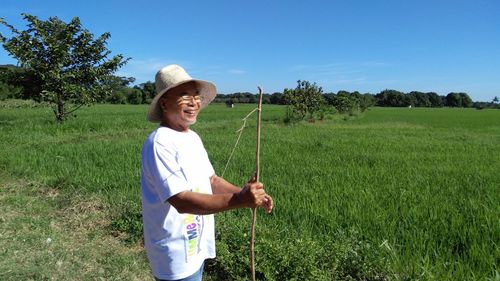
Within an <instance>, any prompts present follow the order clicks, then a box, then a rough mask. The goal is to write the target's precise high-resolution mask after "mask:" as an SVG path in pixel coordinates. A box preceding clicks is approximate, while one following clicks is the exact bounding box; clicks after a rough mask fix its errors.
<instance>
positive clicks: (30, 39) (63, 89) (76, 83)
mask: <svg viewBox="0 0 500 281" xmlns="http://www.w3.org/2000/svg"><path fill="white" fill-rule="evenodd" d="M22 15H23V17H24V20H26V21H27V22H28V24H27V27H28V28H27V29H26V30H24V31H19V30H17V29H15V28H14V27H13V26H11V25H9V24H7V23H6V22H5V21H4V20H3V19H0V23H1V24H3V25H5V26H6V27H8V28H9V29H10V31H11V32H12V34H13V37H11V38H9V39H8V38H6V37H5V36H3V35H2V34H0V40H1V41H2V43H3V47H4V48H5V50H6V51H7V52H8V53H9V54H10V55H11V56H12V57H14V58H16V59H17V60H18V62H19V63H20V65H21V67H23V68H27V69H30V70H32V71H33V73H34V75H35V77H36V80H37V81H39V83H40V85H39V86H40V89H41V91H40V92H39V93H35V94H37V95H38V97H39V99H37V100H40V101H46V102H48V103H49V104H51V105H52V106H53V110H54V114H55V116H56V120H57V121H60V122H62V121H64V120H65V119H67V117H68V116H69V115H71V113H72V112H74V111H75V110H77V109H78V108H80V107H81V106H83V105H90V104H92V103H95V102H97V101H100V100H104V99H105V96H106V95H107V94H108V93H109V92H108V89H107V87H106V85H105V83H104V81H105V80H106V78H107V77H109V76H110V75H112V74H113V73H114V72H116V71H117V70H118V69H119V68H120V67H121V66H123V65H124V64H125V63H126V62H127V61H128V60H129V59H124V57H123V56H122V55H121V54H119V55H116V56H113V57H112V58H108V55H109V54H110V53H111V51H109V50H108V49H107V47H106V41H107V40H108V39H109V37H110V36H111V35H110V34H109V33H104V34H102V35H101V36H99V37H98V38H97V39H94V36H93V34H92V33H90V32H89V31H88V30H87V29H84V28H83V27H82V26H81V23H80V19H79V18H78V17H74V18H73V19H72V20H71V21H70V22H69V23H65V22H63V21H61V20H60V19H58V18H57V17H50V18H49V19H48V20H46V21H43V20H39V19H38V18H37V17H35V16H32V15H29V14H22Z"/></svg>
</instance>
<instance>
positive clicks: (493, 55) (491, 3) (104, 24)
mask: <svg viewBox="0 0 500 281" xmlns="http://www.w3.org/2000/svg"><path fill="white" fill-rule="evenodd" d="M1 6H2V7H1V8H0V17H3V18H4V19H5V20H6V21H7V22H8V23H9V24H12V25H14V26H15V27H16V28H18V29H21V30H22V29H25V27H26V22H25V21H24V20H23V19H22V17H21V15H20V14H21V13H29V14H32V15H35V16H37V17H39V18H40V19H44V20H45V19H47V18H48V17H49V16H57V17H59V18H60V19H62V20H64V21H66V22H68V21H69V20H70V19H71V18H72V17H74V16H78V17H79V18H80V20H81V22H82V25H83V26H84V27H85V28H87V29H88V30H90V31H91V32H92V33H93V34H94V35H96V36H97V35H100V34H102V33H104V32H110V33H111V39H110V40H109V41H108V43H109V44H108V47H109V49H110V50H111V51H112V54H119V53H121V54H123V55H125V56H126V57H131V58H132V59H131V60H130V61H129V63H128V64H127V65H126V66H125V67H123V68H122V69H121V70H120V71H119V72H118V74H119V75H123V76H132V77H135V78H136V79H137V81H136V82H137V83H141V82H145V81H148V80H149V81H153V80H154V75H155V73H156V71H158V69H159V68H161V67H162V66H164V65H167V64H172V63H176V64H180V65H182V66H184V67H185V68H186V69H187V71H188V72H189V73H190V74H191V76H193V77H195V78H199V79H204V80H209V81H212V82H214V83H215V84H216V85H217V87H218V92H219V93H222V94H228V93H233V92H245V91H248V92H255V93H256V92H257V86H262V88H263V89H264V91H265V92H268V93H272V92H276V91H277V92H282V91H283V89H284V88H294V87H295V86H296V84H297V82H296V81H297V80H299V79H300V80H307V81H310V82H316V83H317V84H318V85H319V86H321V87H323V90H324V92H337V91H338V90H347V91H359V92H361V93H366V92H369V93H372V94H376V93H378V92H380V91H382V90H384V89H395V90H399V91H403V92H410V91H414V90H415V91H423V92H428V91H434V92H437V93H438V94H440V95H446V94H448V93H449V92H466V93H468V94H469V95H470V96H471V98H472V99H473V100H475V101H491V100H492V99H493V97H494V96H499V97H500V75H499V74H500V1H498V0H470V1H463V0H453V1H452V0H420V1H416V0H415V1H406V0H366V1H361V0H350V1H349V0H344V1H336V0H331V1H327V0H325V1H316V0H307V1H305V0H304V1H278V0H267V1H262V0H254V1H237V0H232V1H229V0H220V1H218V0H212V1H202V0H200V1H166V0H165V1H146V0H143V1H126V0H122V1H114V0H113V1H111V0H110V1H105V0H86V1H80V0H74V1H67V0H65V1H50V0H44V1H42V0H39V1H34V0H23V1H20V0H2V2H1ZM0 32H7V30H6V29H5V27H0ZM6 63H13V64H15V63H16V61H15V60H14V59H13V58H11V57H9V56H8V54H7V53H6V51H5V50H4V49H3V48H0V64H6Z"/></svg>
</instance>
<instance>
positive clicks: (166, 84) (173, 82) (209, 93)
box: [148, 64, 217, 123]
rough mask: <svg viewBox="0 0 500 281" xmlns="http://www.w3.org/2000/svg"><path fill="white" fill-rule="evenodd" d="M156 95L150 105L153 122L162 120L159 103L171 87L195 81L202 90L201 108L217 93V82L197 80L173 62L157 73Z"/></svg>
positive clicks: (149, 117) (150, 118)
mask: <svg viewBox="0 0 500 281" xmlns="http://www.w3.org/2000/svg"><path fill="white" fill-rule="evenodd" d="M155 80H156V81H155V83H156V93H157V94H156V96H155V97H154V99H153V101H152V102H151V104H150V105H149V112H148V120H149V121H151V122H155V123H158V122H161V115H162V113H161V108H160V105H159V104H158V101H159V100H160V98H161V97H162V96H163V95H164V94H165V93H166V92H167V91H168V90H170V89H172V88H175V87H177V86H179V85H182V84H184V83H187V82H191V81H194V82H196V84H197V86H198V90H199V91H200V96H201V97H202V102H201V108H203V107H205V106H207V105H208V104H209V103H210V102H212V100H213V99H214V98H215V96H216V95H217V89H216V88H215V84H214V83H212V82H208V81H203V80H197V79H193V78H191V76H189V74H188V73H187V72H186V70H184V68H182V67H180V66H178V65H176V64H171V65H167V66H165V67H164V68H162V69H160V71H158V73H156V77H155Z"/></svg>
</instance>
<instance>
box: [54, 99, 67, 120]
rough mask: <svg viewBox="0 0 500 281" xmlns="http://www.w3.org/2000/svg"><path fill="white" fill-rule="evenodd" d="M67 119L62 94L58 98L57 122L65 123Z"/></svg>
mask: <svg viewBox="0 0 500 281" xmlns="http://www.w3.org/2000/svg"><path fill="white" fill-rule="evenodd" d="M65 119H66V113H65V112H64V98H63V97H62V94H59V95H58V97H57V112H56V120H57V121H58V122H64V120H65Z"/></svg>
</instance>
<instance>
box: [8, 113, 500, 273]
mask: <svg viewBox="0 0 500 281" xmlns="http://www.w3.org/2000/svg"><path fill="white" fill-rule="evenodd" d="M254 106H255V105H236V107H235V108H232V109H231V108H226V107H225V106H224V105H221V104H213V105H210V106H209V107H207V108H206V109H205V110H203V111H202V112H201V113H200V116H199V117H198V123H197V124H195V125H194V126H193V127H192V129H193V130H195V131H196V132H198V133H199V134H200V136H201V138H202V140H203V141H204V144H205V147H206V149H207V151H208V153H209V156H210V158H211V161H212V164H213V166H214V168H215V170H216V171H217V172H218V174H219V175H220V174H222V172H223V171H224V168H225V166H226V163H227V161H228V158H229V155H230V153H231V151H232V149H233V147H234V146H235V142H236V139H237V133H236V131H237V130H238V129H240V128H241V127H242V125H243V122H242V118H243V117H245V116H246V115H247V114H248V113H249V112H250V111H252V109H253V108H254ZM146 110H147V107H146V106H132V105H96V106H93V107H89V108H85V109H81V110H79V111H78V112H77V117H76V118H72V119H70V120H68V121H66V122H65V123H63V124H58V123H56V122H54V121H53V119H54V117H53V114H52V112H51V111H50V109H48V108H2V109H0V169H1V172H0V176H1V177H0V179H1V180H0V183H3V184H2V185H1V187H2V190H0V192H1V193H0V204H1V205H2V206H10V208H8V210H9V212H7V213H8V214H10V213H22V212H25V211H26V208H30V206H32V205H29V204H23V203H19V202H21V201H22V200H21V201H20V199H19V198H17V199H19V200H17V199H16V197H15V196H17V195H15V196H14V195H12V194H15V193H13V192H14V191H13V190H14V189H13V188H12V186H13V185H7V184H6V183H7V182H12V181H14V182H16V184H15V185H14V186H15V187H16V190H18V189H19V190H23V189H27V190H28V189H29V194H38V193H40V194H47V192H49V191H50V192H55V193H57V194H60V195H59V196H60V197H61V198H66V200H63V201H57V202H58V204H55V205H54V204H43V203H39V204H40V205H36V206H40V208H42V209H41V211H40V212H43V210H44V209H45V210H47V209H50V210H52V209H54V208H55V209H57V208H63V207H67V206H68V204H70V203H68V202H72V201H71V200H68V198H75V197H77V198H90V199H89V200H94V201H95V200H97V201H99V204H101V205H102V206H106V207H101V209H102V208H105V209H106V210H109V212H107V213H106V214H107V215H106V216H104V217H103V218H101V220H104V221H108V223H103V224H102V227H101V226H99V225H97V226H95V225H93V226H92V227H96V228H99V227H100V228H99V229H100V230H99V231H96V232H94V233H93V234H92V235H87V236H85V237H83V238H78V239H83V240H80V244H85V243H87V241H95V240H104V239H111V240H113V241H118V243H119V244H120V245H125V247H132V248H135V249H136V251H135V252H133V253H128V254H127V255H130V256H126V255H125V254H123V253H121V254H120V253H118V252H117V251H118V250H117V251H116V252H113V251H110V252H107V254H106V256H105V257H98V258H97V259H98V260H99V264H100V267H99V269H97V267H96V268H94V269H93V268H92V267H87V269H86V271H84V272H81V271H79V269H78V268H80V267H79V266H78V265H79V263H81V264H85V259H96V257H95V256H96V254H95V253H94V255H91V254H88V255H86V256H81V257H79V258H78V259H75V258H72V257H68V256H66V255H65V254H64V253H63V252H59V254H58V255H59V256H58V257H57V258H56V259H57V261H56V260H51V259H52V258H53V256H54V255H53V254H51V255H43V252H44V251H47V249H46V248H45V247H40V246H39V245H38V244H37V243H38V242H39V241H38V240H40V239H42V238H41V237H45V236H40V238H36V239H34V240H33V242H31V243H32V244H29V241H28V242H26V241H24V242H19V241H20V240H19V239H20V238H19V237H20V236H29V235H31V234H30V233H31V232H32V231H35V230H37V229H38V228H36V227H31V228H30V227H23V224H30V220H29V219H28V220H13V219H11V218H12V216H13V215H12V216H10V215H6V213H4V215H2V217H0V231H1V232H2V233H3V234H2V237H1V238H2V239H1V240H3V241H4V242H0V243H1V244H0V249H1V250H0V272H3V273H0V277H1V279H2V280H18V279H19V278H24V279H32V280H48V279H54V278H55V279H58V278H60V279H59V280H64V279H65V277H67V276H68V275H61V273H57V270H56V269H54V267H53V264H56V263H58V262H59V261H61V264H65V259H69V260H71V264H72V266H71V267H70V274H71V272H73V273H75V274H79V275H80V276H82V278H80V279H84V280H91V279H92V280H94V279H99V278H103V279H106V280H118V279H121V280H127V279H129V280H134V279H135V280H144V278H145V277H137V276H147V274H148V272H147V270H148V267H147V261H146V260H145V255H144V253H143V250H142V248H141V246H140V244H141V227H142V226H141V224H140V223H141V221H140V152H141V147H142V143H143V141H144V140H145V138H146V137H147V135H148V134H149V133H150V132H151V131H152V130H154V129H155V127H156V125H155V124H151V123H148V122H147V121H146V120H145V113H146ZM284 114H285V107H283V106H272V105H264V107H263V114H262V116H263V127H262V140H261V142H262V143H261V181H262V182H263V183H264V184H265V188H266V190H267V192H268V193H270V194H271V195H272V196H273V198H274V200H275V209H274V211H273V213H272V214H270V215H265V214H264V213H263V212H259V214H258V222H257V232H256V235H257V237H256V266H257V278H258V279H259V280H500V270H499V264H500V249H499V243H500V204H499V202H500V110H474V109H452V108H438V109H424V108H412V109H408V108H371V109H369V110H368V111H366V112H365V113H363V114H361V115H359V116H338V115H334V116H332V117H331V118H328V119H327V120H323V121H316V122H314V123H309V122H304V123H295V124H288V125H287V124H284V123H283V121H282V120H283V117H284ZM255 130H256V125H255V116H252V117H251V118H250V119H249V121H248V123H247V126H246V127H245V129H244V131H243V135H242V139H241V140H240V142H239V144H238V146H237V147H236V149H235V152H234V155H233V158H232V160H231V161H230V162H229V164H228V167H227V170H226V172H225V174H224V177H225V178H226V179H228V180H229V181H231V182H233V183H235V184H238V185H243V184H244V182H245V181H246V180H247V179H248V178H249V177H250V175H251V174H252V173H253V171H254V169H255ZM23 183H29V184H23ZM8 186H10V187H8ZM6 198H9V200H7V199H6ZM43 198H45V199H44V200H53V197H50V196H49V197H43ZM47 198H48V199H47ZM51 198H52V199H51ZM40 200H41V199H40ZM16 202H17V203H16ZM22 202H24V201H22ZM30 202H31V201H30ZM61 202H63V203H61ZM64 202H66V203H64ZM6 204H7V205H6ZM9 204H10V205H9ZM5 208H6V209H7V207H5ZM98 209H99V208H98ZM101 209H99V210H101ZM81 212H85V210H84V209H83V210H82V211H81ZM66 220H71V218H67V219H66ZM216 221H217V226H216V227H217V247H218V248H217V250H218V253H217V254H218V257H217V259H215V260H214V261H210V262H208V263H207V265H206V273H205V274H206V276H205V279H206V280H249V278H250V274H249V260H248V259H249V233H250V221H251V212H250V211H249V210H237V211H231V212H227V213H224V214H218V215H216ZM44 223H45V224H47V225H50V221H49V222H44ZM80 226H81V225H80ZM83 226H84V227H87V228H88V227H91V226H90V225H89V226H85V224H83ZM13 228H16V229H17V228H18V229H20V230H19V231H18V232H16V231H13ZM23 229H24V231H23ZM40 229H41V230H40ZM40 229H38V230H39V231H41V232H43V233H44V235H45V234H47V235H49V234H51V235H52V236H57V235H58V234H57V233H56V234H54V233H52V232H54V231H56V230H54V229H53V228H51V227H49V226H46V227H41V228H40ZM62 229H65V231H66V232H65V235H67V236H69V237H71V235H70V233H71V229H69V230H68V229H67V228H64V227H63V228H62ZM61 231H62V230H61ZM117 233H118V234H117ZM59 235H62V234H59ZM9 239H10V240H9ZM37 239H38V240H37ZM44 239H45V238H44ZM75 239H76V238H75ZM16 241H18V242H16ZM37 241H38V242H37ZM113 243H114V242H113ZM26 245H28V246H29V248H27V249H25V250H26V251H27V252H29V253H30V256H31V257H37V256H40V259H36V258H31V259H30V262H29V263H27V264H24V265H22V266H21V265H20V263H19V262H18V261H17V260H16V257H17V256H16V255H20V254H19V253H17V252H16V247H17V248H20V249H22V248H23V247H27V246H26ZM90 248H92V247H89V250H88V251H89V253H92V251H94V250H92V249H93V248H92V249H90ZM110 249H114V248H110ZM21 251H22V250H21ZM65 251H66V252H67V251H69V250H68V249H66V250H65ZM18 252H19V251H18ZM39 252H40V253H39ZM14 253H17V254H14ZM37 253H38V254H37ZM75 255H77V254H76V253H75ZM117 255H120V258H118V256H117ZM126 257H127V258H126ZM107 263H111V265H108V266H106V264H107ZM103 268H104V269H103ZM117 268H131V269H129V270H130V271H131V272H129V273H127V274H125V275H124V273H123V272H122V271H120V270H118V269H117ZM94 271H95V272H94ZM141 274H142V275H141ZM54 276H55V277H54ZM61 276H63V277H61ZM70 276H72V275H70ZM127 276H128V277H129V278H127ZM130 276H136V277H134V278H132V277H130Z"/></svg>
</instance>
